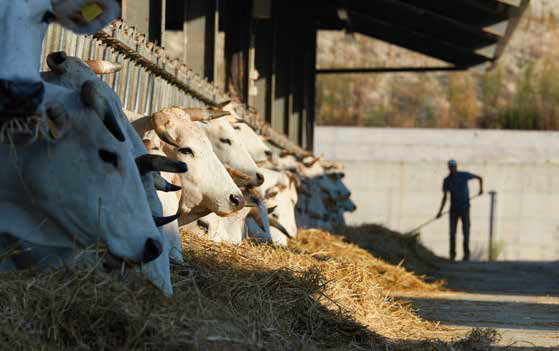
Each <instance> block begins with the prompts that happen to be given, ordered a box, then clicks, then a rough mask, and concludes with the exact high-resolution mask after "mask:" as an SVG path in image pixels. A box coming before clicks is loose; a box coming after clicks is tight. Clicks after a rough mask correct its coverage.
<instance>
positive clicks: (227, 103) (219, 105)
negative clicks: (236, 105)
mask: <svg viewBox="0 0 559 351" xmlns="http://www.w3.org/2000/svg"><path fill="white" fill-rule="evenodd" d="M230 103H231V100H225V101H223V102H220V103H219V104H217V105H216V106H215V107H216V108H218V109H220V110H221V109H223V108H224V107H225V106H227V105H229V104H230Z"/></svg>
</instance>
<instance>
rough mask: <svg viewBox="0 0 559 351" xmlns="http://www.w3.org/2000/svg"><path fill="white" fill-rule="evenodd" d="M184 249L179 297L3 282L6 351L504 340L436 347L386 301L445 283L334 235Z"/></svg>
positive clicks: (410, 346)
mask: <svg viewBox="0 0 559 351" xmlns="http://www.w3.org/2000/svg"><path fill="white" fill-rule="evenodd" d="M183 247H184V255H185V261H186V263H185V265H182V266H174V267H173V270H172V279H173V286H174V289H175V294H174V296H173V297H172V298H164V297H162V296H161V294H160V293H159V292H158V291H157V290H156V289H155V288H153V287H151V286H150V285H149V284H148V283H146V282H145V281H144V280H143V279H142V278H141V277H139V275H137V274H134V273H133V272H128V273H125V274H122V273H111V274H108V273H101V272H98V271H96V270H83V271H77V272H68V271H57V272H50V273H40V272H34V271H27V272H18V273H4V274H1V279H0V309H1V313H2V318H1V319H0V349H12V350H16V349H19V350H23V349H25V350H38V349H41V350H132V349H134V350H457V351H458V350H474V349H475V350H490V344H491V343H492V342H493V341H494V340H495V338H496V335H495V334H494V332H493V331H491V330H485V331H481V330H475V331H473V332H472V334H471V335H469V336H468V337H467V338H465V339H463V340H458V341H453V342H443V341H437V340H426V338H425V335H426V334H429V332H430V331H434V330H437V329H438V328H440V327H439V326H437V325H435V324H433V323H430V322H426V321H424V320H421V319H420V318H419V317H417V316H416V315H415V314H414V313H413V311H412V310H411V308H410V307H409V306H406V305H404V304H402V303H399V302H397V301H395V300H394V299H393V298H391V297H390V296H389V294H388V293H387V292H388V291H390V290H401V289H414V290H416V289H419V290H427V291H431V290H436V289H439V288H440V284H429V283H426V282H424V281H422V280H421V279H420V278H418V277H416V276H413V275H412V274H411V273H408V272H406V271H405V270H404V269H403V268H402V267H400V266H392V265H390V264H387V263H385V262H383V261H381V260H379V259H377V258H375V257H373V256H371V255H370V254H369V253H368V252H366V251H365V250H363V249H360V248H359V247H357V246H356V245H352V244H348V243H345V242H344V241H343V240H342V238H341V237H337V236H333V235H331V234H329V233H326V232H323V231H318V230H306V231H302V232H301V233H300V238H299V239H297V240H295V241H292V242H291V243H290V247H289V248H288V249H279V248H273V247H270V246H266V245H257V244H254V243H250V242H246V243H243V244H242V245H239V246H232V245H227V244H218V243H213V242H209V241H207V240H205V239H204V238H200V237H197V236H190V235H188V234H186V233H183ZM417 340H421V341H417Z"/></svg>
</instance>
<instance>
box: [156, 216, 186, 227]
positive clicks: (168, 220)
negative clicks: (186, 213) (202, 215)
mask: <svg viewBox="0 0 559 351" xmlns="http://www.w3.org/2000/svg"><path fill="white" fill-rule="evenodd" d="M180 216H181V215H180V213H177V214H175V215H172V216H169V217H156V216H153V221H154V222H155V225H156V226H158V227H162V226H164V225H165V224H169V223H171V222H172V221H176V220H177V219H179V217H180Z"/></svg>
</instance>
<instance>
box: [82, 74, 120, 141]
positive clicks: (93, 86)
mask: <svg viewBox="0 0 559 351" xmlns="http://www.w3.org/2000/svg"><path fill="white" fill-rule="evenodd" d="M97 84H98V83H97V82H95V81H93V80H88V81H87V82H85V83H83V85H82V89H81V100H82V103H83V104H84V105H85V106H87V107H90V108H91V109H93V110H94V111H95V113H97V115H98V116H99V118H101V120H102V121H103V124H105V127H106V128H107V129H108V130H109V132H111V134H112V135H113V136H114V137H115V138H116V139H117V140H119V141H122V142H123V141H125V140H126V138H125V137H124V133H123V132H122V130H121V129H120V125H119V124H118V121H117V116H115V115H114V114H113V111H111V109H110V108H109V106H108V103H107V100H105V98H104V97H103V95H102V94H101V88H100V87H99V86H98V85H97Z"/></svg>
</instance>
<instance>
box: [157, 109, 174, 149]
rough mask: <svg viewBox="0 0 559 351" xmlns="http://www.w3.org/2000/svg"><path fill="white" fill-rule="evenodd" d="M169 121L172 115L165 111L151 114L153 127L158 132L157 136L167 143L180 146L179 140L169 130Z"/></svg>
mask: <svg viewBox="0 0 559 351" xmlns="http://www.w3.org/2000/svg"><path fill="white" fill-rule="evenodd" d="M169 121H170V116H169V114H167V113H165V112H156V113H154V114H153V115H152V116H151V122H152V124H153V129H154V130H155V133H157V136H158V137H159V138H160V139H161V140H163V141H164V142H166V143H167V144H170V145H173V146H174V147H177V148H180V146H179V144H178V142H177V141H176V140H175V138H173V136H172V135H171V134H170V133H169V131H168V130H167V125H168V124H169Z"/></svg>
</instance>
